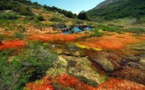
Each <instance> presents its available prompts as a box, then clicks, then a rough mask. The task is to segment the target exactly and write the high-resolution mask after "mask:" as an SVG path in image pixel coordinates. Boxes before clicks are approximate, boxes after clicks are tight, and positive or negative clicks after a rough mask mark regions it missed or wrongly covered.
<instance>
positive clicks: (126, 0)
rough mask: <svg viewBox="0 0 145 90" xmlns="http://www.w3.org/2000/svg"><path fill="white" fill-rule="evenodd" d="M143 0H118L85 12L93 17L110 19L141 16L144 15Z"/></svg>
mask: <svg viewBox="0 0 145 90" xmlns="http://www.w3.org/2000/svg"><path fill="white" fill-rule="evenodd" d="M144 11H145V1H144V0H138V1H136V0H118V1H115V2H112V3H110V4H107V5H104V6H102V7H100V8H99V9H98V8H94V9H92V10H90V11H88V12H87V14H88V15H89V16H90V17H92V18H93V19H94V18H96V20H98V19H104V20H112V19H118V18H124V17H132V18H138V19H140V18H142V17H144V16H145V12H144Z"/></svg>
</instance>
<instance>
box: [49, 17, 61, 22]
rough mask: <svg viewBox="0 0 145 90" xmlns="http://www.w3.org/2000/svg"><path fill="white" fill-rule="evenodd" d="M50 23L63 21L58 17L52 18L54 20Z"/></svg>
mask: <svg viewBox="0 0 145 90" xmlns="http://www.w3.org/2000/svg"><path fill="white" fill-rule="evenodd" d="M50 21H61V19H60V18H58V17H52V18H51V19H50Z"/></svg>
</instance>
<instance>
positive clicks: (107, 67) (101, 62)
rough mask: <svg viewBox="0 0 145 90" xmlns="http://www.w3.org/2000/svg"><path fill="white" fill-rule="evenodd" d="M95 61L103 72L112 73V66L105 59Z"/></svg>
mask: <svg viewBox="0 0 145 90" xmlns="http://www.w3.org/2000/svg"><path fill="white" fill-rule="evenodd" d="M95 61H96V62H97V63H98V64H99V65H100V66H101V67H102V68H103V69H104V70H105V71H114V66H113V64H112V63H111V62H110V61H109V60H107V58H100V59H95Z"/></svg>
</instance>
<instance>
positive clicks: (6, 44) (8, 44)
mask: <svg viewBox="0 0 145 90" xmlns="http://www.w3.org/2000/svg"><path fill="white" fill-rule="evenodd" d="M24 45H25V42H24V41H21V40H5V41H3V42H2V43H1V44H0V50H3V49H9V48H16V47H22V46H24Z"/></svg>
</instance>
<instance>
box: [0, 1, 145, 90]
mask: <svg viewBox="0 0 145 90" xmlns="http://www.w3.org/2000/svg"><path fill="white" fill-rule="evenodd" d="M107 1H108V0H107ZM108 2H110V1H108ZM116 2H117V1H116ZM110 4H111V3H110ZM110 4H106V5H110ZM101 7H103V6H101ZM101 7H100V8H101ZM72 8H73V7H72ZM78 16H79V15H78ZM80 16H87V15H86V13H85V12H82V15H80ZM136 20H137V19H135V18H133V19H132V18H131V19H129V20H128V19H126V18H124V19H119V20H112V21H106V22H96V21H95V22H94V21H86V20H79V19H77V18H76V15H75V14H73V13H71V12H70V11H66V10H62V9H59V8H57V7H50V6H47V5H40V4H39V3H37V2H31V1H30V0H1V1H0V67H1V68H0V90H145V27H144V26H145V25H144V24H145V23H144V22H142V23H139V24H136ZM118 21H119V22H118Z"/></svg>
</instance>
